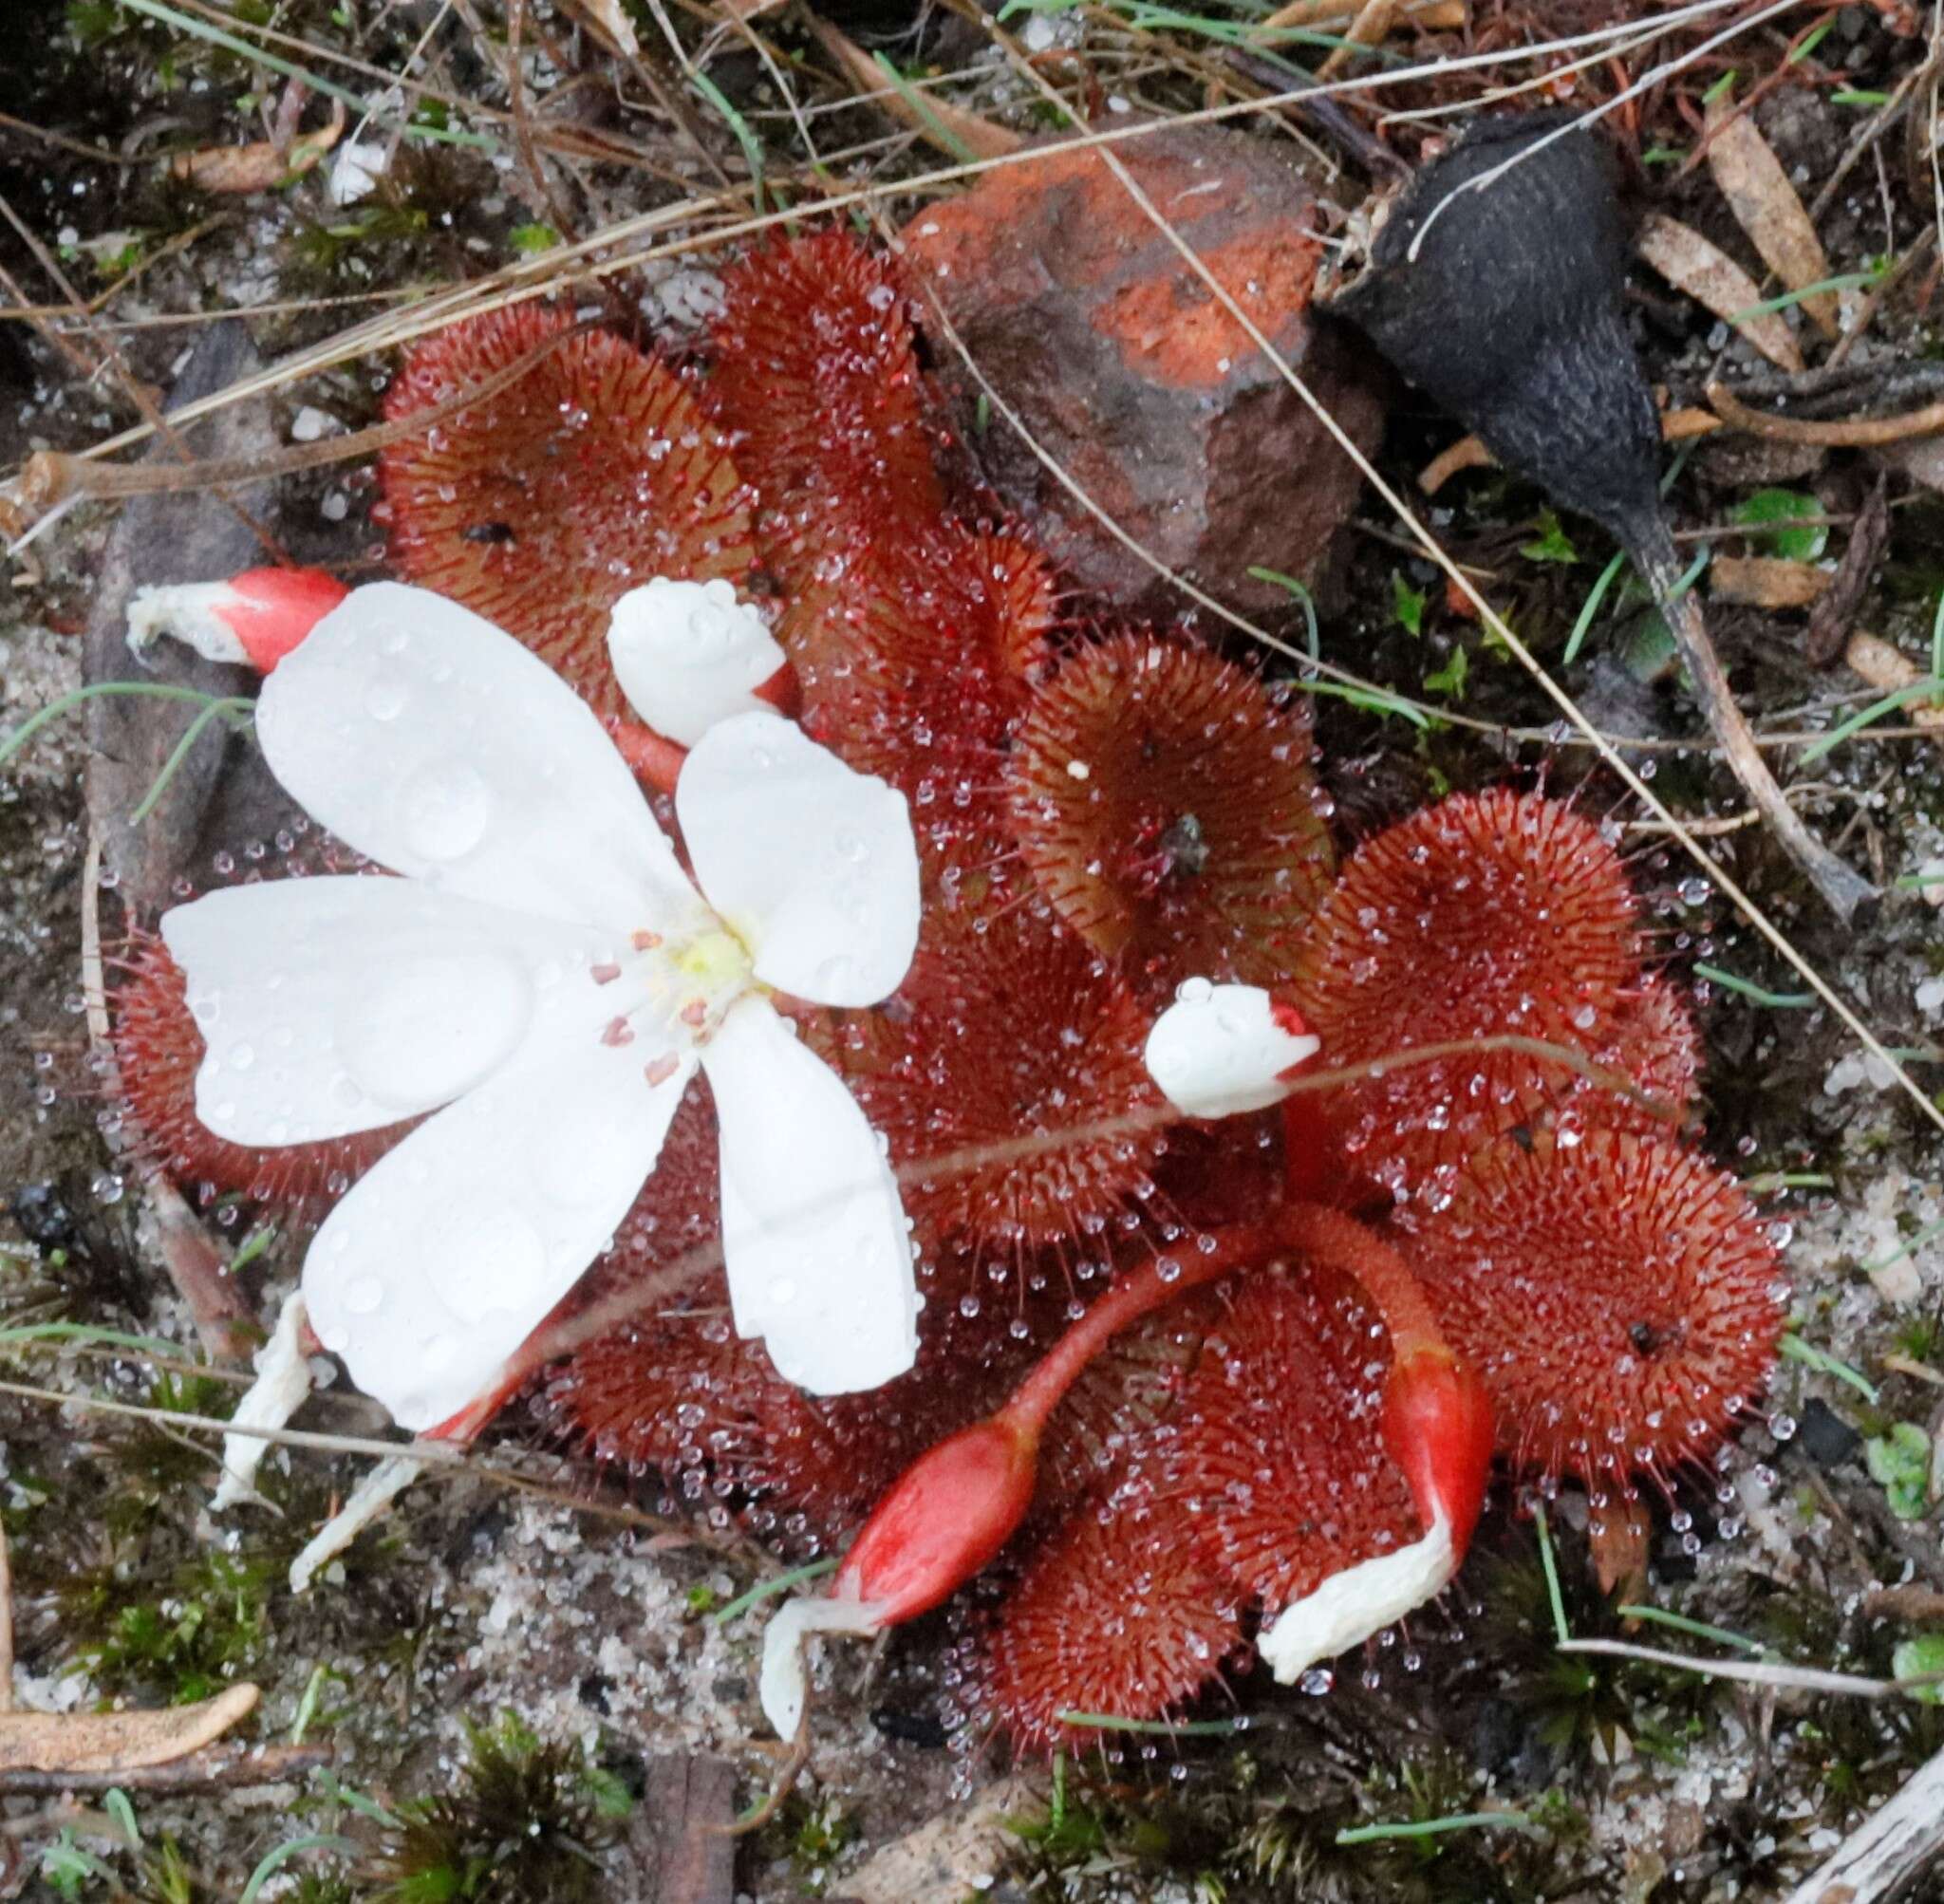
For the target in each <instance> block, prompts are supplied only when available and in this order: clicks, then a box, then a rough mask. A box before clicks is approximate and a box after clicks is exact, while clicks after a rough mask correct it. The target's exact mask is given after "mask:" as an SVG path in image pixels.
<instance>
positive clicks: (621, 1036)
mask: <svg viewBox="0 0 1944 1904" xmlns="http://www.w3.org/2000/svg"><path fill="white" fill-rule="evenodd" d="M601 1042H602V1043H603V1044H604V1045H607V1047H608V1048H609V1049H610V1050H618V1049H619V1048H620V1047H621V1046H623V1045H631V1044H632V1043H633V1042H634V1027H633V1026H632V1025H631V1024H629V1023H628V1021H627V1020H626V1018H609V1019H608V1020H607V1030H606V1031H604V1032H603V1033H602V1034H601Z"/></svg>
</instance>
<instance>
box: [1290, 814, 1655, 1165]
mask: <svg viewBox="0 0 1944 1904" xmlns="http://www.w3.org/2000/svg"><path fill="white" fill-rule="evenodd" d="M1638 968H1639V936H1638V930H1637V927H1636V906H1635V899H1634V892H1633V888H1632V887H1631V886H1630V885H1629V884H1628V880H1627V875H1626V869H1625V868H1623V867H1622V866H1621V864H1620V861H1619V857H1618V855H1617V853H1616V852H1615V851H1614V849H1613V848H1612V846H1611V845H1609V844H1608V842H1607V841H1606V839H1605V838H1604V837H1603V836H1602V834H1601V833H1600V831H1599V830H1598V828H1597V827H1595V826H1593V825H1592V824H1591V823H1590V822H1588V821H1586V820H1583V819H1581V818H1580V817H1579V814H1578V813H1576V812H1574V811H1573V810H1572V809H1571V808H1570V807H1567V806H1564V805H1562V804H1561V803H1560V802H1558V801H1555V800H1547V799H1542V798H1541V797H1539V796H1538V795H1536V794H1520V793H1513V792H1511V791H1510V790H1508V789H1498V790H1495V791H1493V792H1490V793H1479V794H1458V795H1455V796H1454V797H1452V798H1451V799H1449V800H1446V801H1443V802H1442V803H1441V804H1439V805H1438V806H1435V807H1432V808H1429V809H1427V810H1426V811H1425V812H1421V813H1415V814H1413V815H1412V816H1411V818H1409V819H1407V820H1404V821H1402V822H1400V823H1399V824H1398V825H1396V826H1394V827H1393V828H1391V829H1390V831H1387V832H1384V833H1380V834H1378V835H1377V836H1376V837H1375V838H1374V839H1372V840H1369V841H1367V842H1366V843H1365V844H1364V845H1363V846H1362V847H1361V848H1359V849H1358V850H1357V851H1356V853H1355V855H1354V856H1353V857H1352V858H1351V859H1350V861H1349V862H1348V863H1347V864H1346V865H1345V867H1344V868H1343V873H1342V877H1341V878H1340V879H1339V880H1338V881H1337V883H1336V887H1334V888H1333V889H1332V891H1331V892H1330V895H1329V897H1328V898H1327V899H1326V900H1325V901H1324V902H1323V905H1322V906H1321V908H1320V909H1319V910H1318V914H1317V918H1316V929H1315V931H1314V932H1313V933H1312V934H1311V936H1310V938H1309V939H1308V941H1307V942H1306V943H1305V944H1304V945H1303V947H1302V950H1301V953H1300V956H1299V961H1298V963H1297V968H1296V971H1295V974H1294V976H1293V978H1292V979H1291V980H1290V981H1289V982H1290V990H1291V991H1292V992H1293V994H1294V995H1295V997H1296V999H1297V1001H1298V1003H1299V1005H1300V1007H1301V1009H1302V1014H1303V1017H1305V1018H1306V1019H1307V1020H1308V1021H1309V1024H1310V1027H1311V1029H1312V1030H1313V1031H1314V1032H1315V1033H1316V1034H1317V1036H1318V1037H1319V1038H1320V1039H1321V1040H1322V1058H1321V1061H1322V1062H1323V1063H1324V1064H1326V1065H1333V1066H1335V1065H1355V1064H1362V1063H1366V1062H1368V1061H1369V1060H1372V1059H1375V1058H1382V1057H1384V1056H1387V1055H1390V1054H1392V1053H1393V1052H1396V1051H1400V1050H1406V1049H1409V1048H1410V1047H1411V1046H1413V1045H1425V1044H1435V1043H1442V1042H1445V1041H1447V1040H1452V1039H1461V1038H1478V1037H1487V1036H1502V1035H1506V1034H1512V1035H1519V1036H1526V1037H1531V1038H1535V1039H1542V1040H1544V1041H1545V1042H1547V1043H1551V1044H1558V1045H1565V1046H1568V1047H1571V1048H1574V1049H1577V1050H1579V1051H1582V1052H1585V1053H1588V1054H1592V1053H1594V1052H1597V1051H1599V1050H1601V1049H1603V1048H1606V1047H1608V1046H1610V1045H1611V1044H1612V1042H1613V1041H1614V1039H1615V1037H1616V1036H1617V1031H1618V1028H1619V1025H1620V1022H1621V1018H1622V1014H1623V1010H1624V1007H1625V1005H1626V1002H1627V1000H1628V999H1629V997H1630V996H1631V995H1632V993H1633V992H1634V990H1635V988H1636V984H1637V982H1638ZM1564 1075H1565V1073H1563V1072H1562V1069H1561V1067H1560V1066H1559V1065H1557V1064H1551V1063H1548V1062H1547V1061H1545V1060H1543V1059H1542V1058H1539V1057H1536V1056H1528V1055H1524V1054H1523V1053H1519V1052H1505V1051H1501V1052H1494V1053H1490V1054H1485V1055H1479V1056H1477V1057H1463V1058H1441V1059H1437V1060H1435V1061H1432V1062H1430V1063H1426V1064H1419V1065H1411V1066H1406V1067H1403V1068H1400V1069H1398V1070H1396V1071H1394V1072H1392V1073H1388V1074H1386V1075H1384V1076H1381V1077H1376V1078H1372V1079H1370V1080H1369V1081H1367V1082H1364V1083H1359V1084H1355V1085H1352V1086H1350V1087H1348V1088H1347V1089H1346V1090H1345V1091H1344V1092H1342V1094H1341V1098H1340V1100H1339V1101H1338V1103H1337V1104H1336V1107H1335V1110H1336V1117H1337V1121H1338V1123H1339V1128H1340V1129H1341V1130H1342V1143H1343V1148H1344V1149H1345V1151H1346V1152H1347V1153H1348V1154H1349V1155H1350V1156H1351V1157H1352V1158H1353V1160H1354V1161H1355V1164H1356V1166H1357V1167H1359V1168H1360V1170H1361V1171H1362V1172H1364V1173H1365V1174H1367V1175H1368V1176H1371V1177H1374V1178H1375V1179H1376V1180H1378V1181H1379V1182H1381V1183H1382V1184H1384V1185H1386V1186H1387V1187H1389V1188H1390V1189H1392V1190H1393V1193H1398V1194H1401V1193H1403V1192H1405V1191H1407V1190H1409V1189H1410V1188H1411V1187H1412V1186H1414V1185H1417V1184H1420V1183H1421V1182H1422V1181H1423V1178H1424V1176H1425V1173H1426V1172H1427V1171H1429V1170H1430V1169H1431V1168H1433V1167H1436V1166H1438V1165H1440V1164H1448V1163H1454V1162H1456V1161H1457V1160H1458V1159H1460V1158H1462V1157H1463V1156H1465V1155H1466V1154H1467V1152H1468V1151H1469V1150H1470V1149H1471V1148H1473V1147H1474V1146H1475V1145H1477V1144H1478V1143H1479V1142H1480V1141H1481V1140H1482V1139H1483V1138H1486V1137H1489V1136H1491V1135H1493V1134H1494V1133H1495V1132H1497V1131H1500V1130H1504V1129H1510V1128H1511V1127H1512V1126H1513V1125H1515V1124H1519V1123H1522V1122H1526V1121H1530V1120H1533V1119H1536V1118H1538V1117H1540V1116H1541V1115H1542V1113H1543V1112H1544V1111H1545V1109H1546V1107H1547V1105H1548V1104H1549V1103H1550V1102H1551V1100H1552V1098H1553V1097H1554V1095H1555V1093H1556V1092H1558V1091H1559V1090H1560V1088H1561V1079H1562V1077H1563V1076H1564Z"/></svg>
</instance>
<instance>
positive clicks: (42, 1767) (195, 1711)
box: [0, 1684, 261, 1772]
mask: <svg viewBox="0 0 1944 1904" xmlns="http://www.w3.org/2000/svg"><path fill="white" fill-rule="evenodd" d="M260 1696H261V1695H260V1694H259V1693H258V1691H257V1689H256V1688H255V1687H253V1686H251V1685H248V1684H245V1685H242V1686H233V1687H231V1688H230V1689H229V1690H228V1691H227V1692H219V1693H218V1694H217V1695H216V1696H215V1698H214V1699H205V1700H203V1701H202V1702H201V1703H200V1704H198V1705H196V1706H165V1707H163V1708H161V1709H160V1710H159V1711H155V1712H0V1771H5V1772H12V1771H29V1772H117V1771H132V1770H135V1769H136V1768H138V1767H140V1766H142V1765H166V1764H168V1763H169V1762H170V1761H171V1760H172V1759H186V1758H187V1757H188V1756H189V1754H190V1753H191V1752H199V1751H200V1750H201V1749H202V1748H203V1746H205V1745H211V1744H213V1743H214V1742H215V1740H217V1739H220V1738H221V1737H222V1736H223V1734H224V1733H225V1732H227V1731H228V1730H229V1729H230V1727H232V1726H234V1725H235V1723H236V1722H237V1721H238V1720H239V1719H241V1718H243V1717H244V1716H245V1715H246V1714H248V1713H249V1712H251V1711H252V1710H253V1709H254V1708H255V1706H256V1702H257V1700H258V1698H259V1697H260Z"/></svg>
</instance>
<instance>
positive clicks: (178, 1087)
mask: <svg viewBox="0 0 1944 1904" xmlns="http://www.w3.org/2000/svg"><path fill="white" fill-rule="evenodd" d="M115 964H116V969H117V971H118V977H117V980H116V982H115V985H114V987H113V990H112V993H111V995H110V998H109V1017H110V1023H111V1031H110V1036H111V1039H112V1041H113V1043H114V1047H115V1063H116V1069H117V1071H118V1073H120V1076H121V1084H122V1101H123V1103H124V1105H125V1107H126V1110H127V1112H128V1114H129V1116H130V1117H132V1118H133V1119H134V1121H135V1123H136V1125H137V1127H138V1128H139V1130H140V1154H142V1155H144V1156H145V1157H146V1158H147V1159H148V1160H149V1161H150V1162H151V1164H152V1165H153V1166H155V1167H159V1168H162V1169H166V1170H167V1171H168V1172H169V1174H170V1175H171V1176H173V1177H175V1178H176V1179H178V1181H179V1182H181V1183H183V1184H187V1185H201V1186H207V1187H209V1188H214V1189H215V1190H225V1191H230V1192H233V1193H234V1194H235V1195H238V1196H245V1197H249V1198H250V1199H251V1200H252V1202H255V1203H260V1204H267V1205H271V1206H274V1207H276V1208H279V1209H282V1210H284V1211H286V1212H288V1213H289V1214H290V1215H293V1216H300V1217H303V1216H310V1217H314V1216H316V1215H319V1214H321V1213H322V1211H323V1210H324V1209H326V1208H327V1206H328V1205H329V1204H333V1203H335V1202H336V1201H337V1199H338V1198H339V1197H341V1196H342V1195H343V1194H344V1193H345V1191H346V1189H348V1188H349V1187H350V1185H351V1184H352V1183H353V1182H355V1181H356V1180H357V1179H358V1178H359V1177H361V1176H362V1175H363V1174H364V1172H365V1171H366V1170H368V1169H369V1168H370V1167H371V1166H372V1165H373V1164H375V1163H376V1162H377V1161H378V1160H379V1158H380V1157H382V1156H383V1154H384V1153H385V1151H387V1150H389V1149H390V1148H391V1147H392V1146H393V1145H394V1144H396V1143H397V1142H398V1141H399V1139H400V1138H401V1137H402V1136H403V1135H404V1134H405V1132H406V1131H407V1130H409V1129H411V1128H412V1122H416V1120H410V1121H407V1122H405V1123H401V1124H391V1125H387V1126H385V1127H384V1128H383V1129H379V1130H364V1131H360V1132H359V1133H358V1134H357V1135H356V1136H352V1137H340V1138H335V1139H333V1140H331V1141H329V1142H327V1143H315V1144H288V1145H284V1146H281V1147H279V1148H275V1149H255V1148H251V1147H249V1146H247V1145H242V1144H232V1143H229V1142H227V1141H226V1140H224V1139H223V1138H220V1137H217V1136H215V1135H214V1134H213V1133H212V1132H211V1131H210V1130H209V1129H207V1128H206V1127H205V1126H204V1125H203V1123H202V1121H201V1120H200V1119H199V1118H198V1117H197V1116H196V1068H197V1067H198V1066H199V1065H200V1064H201V1063H202V1059H203V1054H204V1051H205V1049H206V1047H205V1044H204V1041H203V1036H202V1032H201V1030H200V1029H199V1028H198V1027H197V1025H196V1015H195V1013H194V1011H193V1010H192V1009H191V1006H190V1001H189V998H188V994H187V980H185V979H184V977H183V974H182V970H181V968H180V967H179V966H178V964H177V963H176V961H174V960H173V959H171V958H170V957H169V951H168V947H167V946H165V945H164V944H163V943H162V942H161V940H160V939H159V938H157V937H156V936H155V935H153V934H151V933H146V932H138V933H136V934H134V935H132V936H131V938H130V939H129V942H128V944H127V946H126V948H125V950H124V951H123V953H122V956H121V958H120V959H119V960H118V961H115Z"/></svg>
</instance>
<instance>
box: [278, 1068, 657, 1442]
mask: <svg viewBox="0 0 1944 1904" xmlns="http://www.w3.org/2000/svg"><path fill="white" fill-rule="evenodd" d="M655 1055H656V1054H655V1052H654V1051H653V1049H652V1048H649V1049H646V1050H645V1049H644V1045H643V1042H642V1041H640V1040H637V1041H636V1042H634V1043H632V1044H629V1045H626V1046H623V1047H621V1048H618V1049H615V1048H610V1047H607V1046H605V1045H602V1044H599V1043H596V1042H594V1041H592V1040H589V1041H587V1042H585V1043H583V1044H580V1045H577V1046H576V1047H574V1048H573V1049H570V1050H569V1051H568V1052H566V1053H564V1054H562V1055H558V1056H556V1057H554V1058H552V1059H551V1060H550V1061H547V1062H544V1063H534V1064H531V1065H528V1066H526V1067H524V1068H523V1069H521V1070H518V1071H516V1072H511V1073H501V1074H500V1075H499V1076H496V1077H494V1078H490V1079H488V1081H487V1082H486V1083H484V1084H482V1085H481V1086H480V1087H479V1088H478V1089H477V1091H474V1092H470V1093H469V1094H468V1095H466V1096H465V1097H462V1098H461V1099H460V1100H459V1101H458V1103H457V1104H454V1105H451V1106H449V1107H448V1108H447V1109H446V1110H444V1111H440V1112H439V1115H438V1116H436V1117H434V1118H433V1119H432V1120H431V1121H430V1122H429V1123H427V1124H422V1125H421V1126H420V1127H419V1129H416V1130H415V1131H413V1132H412V1134H411V1135H410V1136H409V1137H407V1138H406V1139H405V1140H404V1141H403V1142H402V1144H400V1145H399V1146H398V1147H397V1148H395V1149H392V1150H388V1151H386V1152H385V1154H384V1155H383V1157H382V1158H380V1159H379V1161H378V1163H377V1164H376V1165H374V1166H373V1167H372V1168H371V1170H370V1171H369V1172H368V1173H367V1174H366V1175H365V1176H364V1177H363V1178H362V1179H361V1180H360V1181H359V1182H358V1183H356V1184H354V1185H352V1186H351V1192H350V1194H349V1195H348V1196H347V1197H346V1199H345V1200H344V1202H343V1203H341V1204H339V1205H338V1206H337V1208H336V1209H334V1210H333V1211H332V1212H331V1213H330V1216H329V1217H328V1218H327V1220H326V1222H325V1225H324V1227H323V1228H322V1229H321V1230H319V1231H318V1233H317V1236H316V1238H315V1239H314V1240H313V1241H312V1242H311V1245H310V1253H309V1255H308V1257H307V1258H306V1259H305V1262H304V1295H305V1299H306V1301H307V1302H308V1304H309V1306H310V1319H311V1323H312V1325H313V1326H314V1327H315V1329H316V1331H317V1336H318V1340H319V1341H321V1342H322V1343H323V1344H324V1346H325V1347H326V1348H327V1349H328V1350H329V1351H330V1352H331V1353H333V1354H336V1355H342V1356H343V1357H344V1359H345V1363H346V1366H347V1367H348V1368H349V1370H350V1372H351V1379H352V1380H353V1381H355V1382H356V1383H357V1385H358V1386H359V1387H360V1388H361V1389H363V1390H364V1392H365V1393H366V1394H368V1395H374V1396H376V1397H377V1398H378V1400H380V1401H381V1402H383V1404H384V1406H385V1407H386V1408H387V1409H390V1410H391V1414H392V1418H393V1419H394V1420H395V1421H397V1422H399V1423H401V1424H402V1426H403V1427H405V1428H430V1427H432V1426H434V1425H435V1424H436V1423H439V1422H442V1421H445V1420H446V1419H447V1418H448V1417H450V1416H452V1415H454V1414H457V1413H458V1410H459V1409H462V1408H464V1407H465V1405H466V1404H467V1403H468V1402H470V1401H472V1400H473V1399H474V1398H475V1397H476V1396H477V1395H478V1394H480V1393H481V1392H482V1391H485V1390H486V1389H488V1388H490V1387H491V1386H492V1385H493V1383H494V1381H495V1378H496V1377H497V1376H498V1374H499V1372H500V1370H501V1369H502V1367H503V1366H504V1364H505V1362H506V1360H507V1358H508V1357H509V1356H510V1355H511V1354H512V1353H514V1350H516V1349H517V1348H518V1347H519V1346H520V1344H521V1343H522V1342H524V1341H525V1340H526V1338H527V1337H528V1335H531V1334H532V1333H533V1328H534V1326H535V1324H537V1323H538V1322H539V1321H540V1320H541V1318H542V1317H543V1316H546V1314H547V1312H548V1311H549V1310H550V1309H551V1308H552V1307H553V1305H554V1304H555V1303H556V1302H557V1301H558V1300H559V1299H560V1298H561V1297H563V1296H564V1295H566V1293H567V1292H568V1291H569V1290H570V1289H571V1288H572V1287H573V1285H574V1283H575V1282H576V1281H577V1280H578V1279H579V1277H580V1275H581V1272H582V1271H583V1270H585V1269H586V1268H587V1266H588V1264H589V1262H591V1261H592V1260H594V1258H595V1256H596V1255H597V1254H598V1253H599V1252H600V1250H601V1249H602V1247H603V1246H604V1245H605V1244H606V1242H607V1239H608V1237H609V1236H611V1235H612V1234H613V1232H614V1229H615V1227H616V1225H617V1224H619V1223H620V1222H621V1220H622V1218H623V1217H624V1216H626V1214H627V1208H628V1205H629V1204H631V1203H633V1201H634V1198H635V1194H636V1192H637V1191H639V1190H640V1188H641V1186H642V1184H643V1182H644V1180H645V1178H646V1176H647V1174H648V1172H649V1171H650V1170H651V1169H653V1167H654V1164H655V1159H656V1157H657V1156H658V1155H659V1154H660V1152H661V1148H662V1140H663V1138H664V1136H665V1135H666V1134H667V1130H668V1121H669V1119H670V1118H671V1117H673V1116H674V1114H675V1108H676V1106H677V1105H678V1104H679V1103H680V1102H681V1100H682V1090H683V1088H684V1087H685V1085H686V1084H687V1081H688V1078H689V1076H690V1074H691V1073H692V1072H693V1070H694V1059H693V1057H692V1055H689V1054H688V1053H686V1052H682V1053H680V1054H676V1055H674V1056H675V1062H674V1065H673V1069H672V1070H671V1071H670V1072H669V1073H668V1074H667V1075H666V1077H665V1079H664V1081H663V1082H661V1083H659V1084H656V1085H652V1086H651V1085H650V1084H649V1083H648V1081H647V1078H646V1076H645V1069H644V1067H645V1063H646V1062H648V1061H650V1060H652V1059H653V1058H654V1057H655ZM664 1062H665V1059H664Z"/></svg>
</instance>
